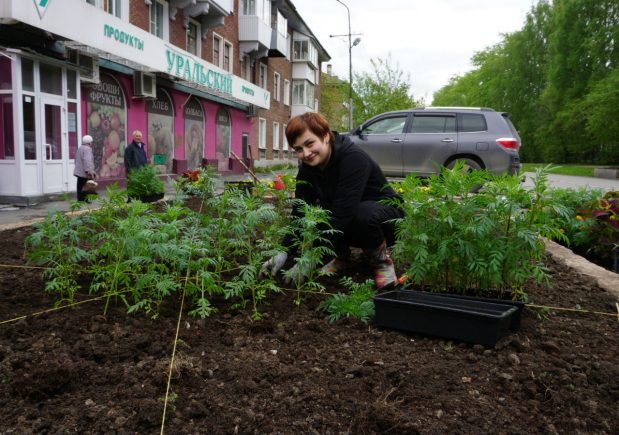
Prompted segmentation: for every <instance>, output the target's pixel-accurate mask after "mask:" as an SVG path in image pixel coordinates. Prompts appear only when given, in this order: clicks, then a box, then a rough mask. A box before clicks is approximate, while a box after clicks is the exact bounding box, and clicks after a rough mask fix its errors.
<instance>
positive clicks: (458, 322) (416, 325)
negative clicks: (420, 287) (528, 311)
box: [374, 290, 519, 346]
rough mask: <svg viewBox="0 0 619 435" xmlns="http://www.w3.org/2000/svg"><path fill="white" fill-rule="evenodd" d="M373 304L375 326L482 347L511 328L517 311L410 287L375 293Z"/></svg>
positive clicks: (482, 300)
mask: <svg viewBox="0 0 619 435" xmlns="http://www.w3.org/2000/svg"><path fill="white" fill-rule="evenodd" d="M506 302H509V301H506ZM374 306H375V311H376V314H375V322H376V324H377V325H378V326H381V327H384V328H392V329H399V330H403V331H409V332H416V333H419V334H426V335H432V336H437V337H443V338H448V339H453V340H459V341H466V342H470V343H478V344H483V345H485V346H494V345H495V344H496V343H497V341H499V340H500V339H501V338H502V337H504V336H505V335H507V334H508V333H509V331H510V330H511V329H513V325H512V324H513V323H514V321H513V318H514V316H516V315H517V314H518V310H519V307H518V306H515V305H512V304H509V303H497V302H490V301H489V300H484V299H476V298H472V297H460V296H457V295H442V294H438V293H426V292H419V291H410V290H393V291H388V292H385V293H381V294H378V295H376V296H375V297H374Z"/></svg>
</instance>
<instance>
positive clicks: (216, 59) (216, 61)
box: [213, 35, 223, 67]
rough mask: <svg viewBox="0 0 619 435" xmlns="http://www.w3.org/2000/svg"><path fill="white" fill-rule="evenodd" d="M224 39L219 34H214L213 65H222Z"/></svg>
mask: <svg viewBox="0 0 619 435" xmlns="http://www.w3.org/2000/svg"><path fill="white" fill-rule="evenodd" d="M222 42H223V40H222V39H221V37H219V36H218V35H213V65H216V66H219V67H220V66H221V44H222Z"/></svg>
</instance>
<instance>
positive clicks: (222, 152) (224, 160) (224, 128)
mask: <svg viewBox="0 0 619 435" xmlns="http://www.w3.org/2000/svg"><path fill="white" fill-rule="evenodd" d="M216 124H217V130H216V132H215V155H216V156H217V160H219V170H220V171H221V170H227V169H228V158H229V157H230V137H231V136H230V133H231V131H232V129H231V124H230V114H229V113H228V111H227V110H225V109H219V110H218V111H217V118H216Z"/></svg>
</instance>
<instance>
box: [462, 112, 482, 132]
mask: <svg viewBox="0 0 619 435" xmlns="http://www.w3.org/2000/svg"><path fill="white" fill-rule="evenodd" d="M487 129H488V127H487V126H486V119H485V118H484V115H473V114H468V113H463V114H462V115H460V131H465V132H467V131H486V130H487Z"/></svg>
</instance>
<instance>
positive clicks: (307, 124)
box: [286, 112, 335, 147]
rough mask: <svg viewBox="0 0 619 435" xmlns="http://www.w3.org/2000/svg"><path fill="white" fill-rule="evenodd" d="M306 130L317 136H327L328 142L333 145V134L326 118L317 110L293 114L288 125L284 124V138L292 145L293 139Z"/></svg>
mask: <svg viewBox="0 0 619 435" xmlns="http://www.w3.org/2000/svg"><path fill="white" fill-rule="evenodd" d="M306 130H309V131H311V132H312V133H314V134H315V135H316V136H318V137H319V138H323V137H325V136H327V135H328V136H329V143H330V144H331V145H333V142H334V141H335V136H334V135H333V131H331V127H329V123H328V122H327V119H326V118H325V117H324V116H323V115H321V114H320V113H317V112H306V113H304V114H303V115H299V116H295V117H294V118H292V119H291V120H290V122H289V123H288V126H286V139H288V144H289V145H290V146H291V147H292V146H294V143H295V141H296V140H297V139H298V137H299V136H301V135H302V134H303V133H305V131H306Z"/></svg>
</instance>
